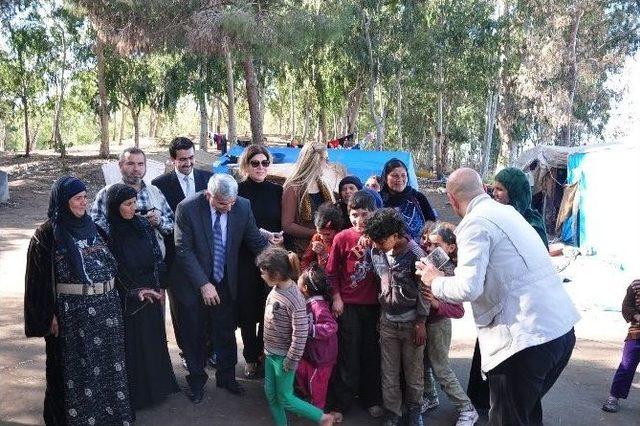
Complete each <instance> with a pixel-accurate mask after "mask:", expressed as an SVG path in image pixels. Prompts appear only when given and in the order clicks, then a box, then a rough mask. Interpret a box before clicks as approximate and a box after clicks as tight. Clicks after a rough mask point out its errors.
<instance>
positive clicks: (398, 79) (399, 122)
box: [396, 70, 404, 150]
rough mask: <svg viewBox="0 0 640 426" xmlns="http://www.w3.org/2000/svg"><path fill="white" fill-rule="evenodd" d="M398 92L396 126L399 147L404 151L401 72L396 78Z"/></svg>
mask: <svg viewBox="0 0 640 426" xmlns="http://www.w3.org/2000/svg"><path fill="white" fill-rule="evenodd" d="M396 90H397V92H398V94H397V96H398V99H397V101H398V103H397V107H396V123H397V124H396V125H397V126H398V145H399V146H400V150H403V149H404V144H403V141H402V78H401V73H400V70H398V75H397V77H396Z"/></svg>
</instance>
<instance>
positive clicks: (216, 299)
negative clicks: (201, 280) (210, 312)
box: [200, 283, 220, 306]
mask: <svg viewBox="0 0 640 426" xmlns="http://www.w3.org/2000/svg"><path fill="white" fill-rule="evenodd" d="M200 293H202V300H203V301H204V304H205V305H207V306H214V305H218V304H220V296H218V291H217V290H216V288H215V287H214V286H213V284H211V283H206V284H205V285H203V286H202V287H200Z"/></svg>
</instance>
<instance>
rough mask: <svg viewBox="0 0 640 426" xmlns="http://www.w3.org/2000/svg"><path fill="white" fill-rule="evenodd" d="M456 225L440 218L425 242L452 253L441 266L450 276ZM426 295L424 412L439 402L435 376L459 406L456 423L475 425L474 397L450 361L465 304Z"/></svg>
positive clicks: (429, 248)
mask: <svg viewBox="0 0 640 426" xmlns="http://www.w3.org/2000/svg"><path fill="white" fill-rule="evenodd" d="M454 229H455V227H454V226H453V225H452V224H450V223H446V222H441V223H439V224H437V225H435V226H433V225H432V226H431V228H427V229H425V230H426V231H427V233H426V235H425V234H423V238H422V240H421V241H422V242H423V243H422V246H423V249H424V250H425V251H426V252H427V254H429V253H431V252H432V251H434V250H435V249H436V248H438V247H440V248H441V249H443V250H444V251H445V252H446V253H447V255H448V256H449V261H448V262H447V263H446V264H445V265H444V266H443V267H442V268H441V269H442V270H443V271H444V273H445V274H446V275H448V276H451V275H453V271H454V269H455V267H456V262H457V251H458V247H457V245H456V236H455V234H454V233H453V230H454ZM423 294H424V296H425V299H427V300H428V301H429V303H431V311H430V313H429V316H428V317H427V344H426V346H425V351H424V375H425V386H424V394H423V397H422V412H423V413H424V412H425V411H427V410H430V409H433V408H436V407H437V406H438V405H440V401H439V400H438V392H437V390H436V386H435V380H434V377H433V376H434V375H435V378H436V379H437V381H438V383H439V384H440V386H441V387H442V390H443V391H444V392H445V393H446V394H447V396H448V397H449V400H450V401H451V403H452V404H453V405H454V406H455V407H456V409H457V410H458V413H459V414H458V415H459V417H458V421H457V423H456V425H458V426H463V425H469V426H471V425H473V424H474V423H475V422H476V421H477V420H478V417H479V416H478V413H477V412H476V409H475V408H474V406H473V404H472V403H471V400H470V399H469V397H468V396H467V394H466V393H465V392H464V390H463V389H462V386H460V382H459V381H458V378H457V377H456V375H455V373H454V372H453V370H451V365H450V364H449V347H450V345H451V318H462V316H463V315H464V308H463V307H462V305H461V304H454V303H446V302H443V301H441V300H438V299H437V298H435V297H434V296H433V294H432V293H431V292H430V291H425V289H424V288H423Z"/></svg>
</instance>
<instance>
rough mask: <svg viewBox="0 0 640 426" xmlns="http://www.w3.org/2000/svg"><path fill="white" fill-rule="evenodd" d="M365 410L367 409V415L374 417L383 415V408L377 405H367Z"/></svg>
mask: <svg viewBox="0 0 640 426" xmlns="http://www.w3.org/2000/svg"><path fill="white" fill-rule="evenodd" d="M367 411H369V415H370V416H371V417H373V418H374V419H377V418H378V417H382V416H383V415H384V408H382V407H381V406H379V405H373V406H371V407H369V408H368V409H367Z"/></svg>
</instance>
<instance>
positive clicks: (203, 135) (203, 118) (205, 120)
mask: <svg viewBox="0 0 640 426" xmlns="http://www.w3.org/2000/svg"><path fill="white" fill-rule="evenodd" d="M198 98H199V99H198V104H199V107H200V149H201V150H203V151H205V152H207V151H208V150H209V117H208V116H207V100H206V99H205V97H204V95H203V94H202V95H201V96H198Z"/></svg>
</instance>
